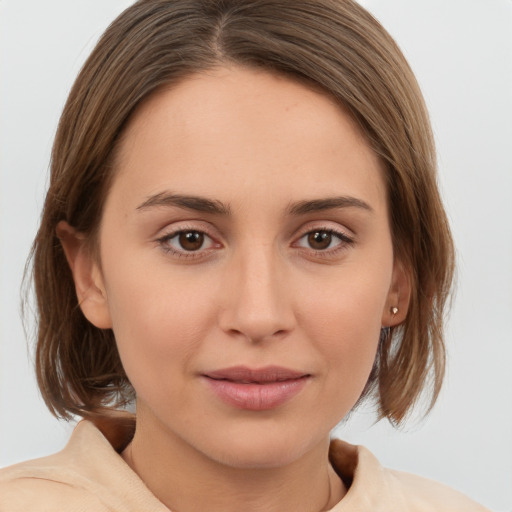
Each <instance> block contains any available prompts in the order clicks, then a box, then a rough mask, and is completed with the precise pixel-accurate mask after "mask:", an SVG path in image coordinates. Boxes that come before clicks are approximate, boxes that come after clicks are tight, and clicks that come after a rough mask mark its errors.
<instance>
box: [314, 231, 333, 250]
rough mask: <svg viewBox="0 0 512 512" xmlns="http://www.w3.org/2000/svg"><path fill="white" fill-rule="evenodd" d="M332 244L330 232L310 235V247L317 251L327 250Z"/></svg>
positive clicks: (317, 232) (318, 232)
mask: <svg viewBox="0 0 512 512" xmlns="http://www.w3.org/2000/svg"><path fill="white" fill-rule="evenodd" d="M331 243H332V233H329V232H328V231H312V232H311V233H309V234H308V245H309V246H310V247H311V248H312V249H315V250H316V251H322V250H324V249H327V248H328V247H329V246H330V245H331Z"/></svg>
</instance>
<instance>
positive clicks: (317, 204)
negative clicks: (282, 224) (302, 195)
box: [288, 196, 374, 215]
mask: <svg viewBox="0 0 512 512" xmlns="http://www.w3.org/2000/svg"><path fill="white" fill-rule="evenodd" d="M335 208H360V209H363V210H366V211H368V212H371V213H373V211H374V210H373V208H372V207H371V206H370V205H369V204H368V203H366V202H365V201H363V200H361V199H357V198H356V197H351V196H339V197H328V198H325V199H312V200H310V201H299V202H297V203H293V204H291V205H290V206H289V207H288V213H289V214H290V215H304V214H306V213H314V212H321V211H324V210H333V209H335Z"/></svg>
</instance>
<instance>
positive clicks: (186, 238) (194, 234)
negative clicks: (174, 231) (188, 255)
mask: <svg viewBox="0 0 512 512" xmlns="http://www.w3.org/2000/svg"><path fill="white" fill-rule="evenodd" d="M179 241H180V245H181V247H183V249H185V250H186V251H197V250H198V249H201V247H202V245H203V242H204V235H203V233H199V232H198V231H187V232H185V233H181V234H180V237H179Z"/></svg>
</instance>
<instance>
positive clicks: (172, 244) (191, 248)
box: [158, 229, 215, 256]
mask: <svg viewBox="0 0 512 512" xmlns="http://www.w3.org/2000/svg"><path fill="white" fill-rule="evenodd" d="M158 242H159V243H160V244H161V245H162V246H163V248H164V249H165V250H166V251H169V252H173V253H177V254H180V255H184V256H186V255H187V253H195V252H199V251H204V250H207V249H211V248H213V247H214V246H215V242H214V241H213V240H212V238H211V237H209V236H208V235H207V234H206V233H204V232H202V231H197V230H193V229H187V230H181V231H175V232H174V233H171V234H169V235H165V236H163V237H161V238H159V239H158ZM190 255H192V254H190Z"/></svg>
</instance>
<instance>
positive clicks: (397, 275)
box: [382, 260, 411, 327]
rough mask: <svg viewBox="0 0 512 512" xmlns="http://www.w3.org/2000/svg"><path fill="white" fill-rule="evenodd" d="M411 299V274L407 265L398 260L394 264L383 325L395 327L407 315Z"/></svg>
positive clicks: (383, 315)
mask: <svg viewBox="0 0 512 512" xmlns="http://www.w3.org/2000/svg"><path fill="white" fill-rule="evenodd" d="M410 300H411V276H410V274H409V272H408V271H407V269H406V267H405V266H404V265H403V264H402V263H401V262H400V261H398V260H395V262H394V264H393V274H392V278H391V286H390V288H389V292H388V297H387V300H386V305H385V306H384V311H383V312H382V326H383V327H394V326H396V325H399V324H401V323H402V322H403V321H404V320H405V318H406V317H407V311H408V309H409V302H410Z"/></svg>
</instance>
